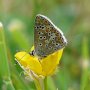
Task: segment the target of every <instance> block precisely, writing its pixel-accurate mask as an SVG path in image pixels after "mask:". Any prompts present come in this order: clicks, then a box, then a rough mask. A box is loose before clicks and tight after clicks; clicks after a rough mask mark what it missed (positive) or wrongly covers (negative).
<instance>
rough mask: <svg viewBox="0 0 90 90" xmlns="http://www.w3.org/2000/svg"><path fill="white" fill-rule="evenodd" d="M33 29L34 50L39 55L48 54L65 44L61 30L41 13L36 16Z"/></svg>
mask: <svg viewBox="0 0 90 90" xmlns="http://www.w3.org/2000/svg"><path fill="white" fill-rule="evenodd" d="M34 29H35V30H34V46H35V52H36V55H38V56H39V57H44V56H48V55H49V54H52V53H54V52H55V51H57V50H59V49H62V48H64V47H65V46H66V44H67V41H66V39H65V37H64V35H63V33H62V31H61V30H60V29H59V28H57V27H56V26H55V25H54V24H53V23H52V22H51V20H49V19H48V18H47V17H45V16H43V15H40V14H38V15H37V16H36V19H35V28H34Z"/></svg>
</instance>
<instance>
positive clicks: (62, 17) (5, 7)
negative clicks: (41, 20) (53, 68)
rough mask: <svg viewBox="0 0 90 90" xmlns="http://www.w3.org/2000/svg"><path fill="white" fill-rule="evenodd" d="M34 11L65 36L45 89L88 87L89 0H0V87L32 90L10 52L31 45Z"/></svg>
mask: <svg viewBox="0 0 90 90" xmlns="http://www.w3.org/2000/svg"><path fill="white" fill-rule="evenodd" d="M37 14H43V15H45V16H47V17H49V18H50V19H51V20H52V22H53V23H54V24H55V25H57V26H58V27H59V28H60V29H61V30H62V31H63V33H64V35H65V36H66V38H67V40H68V45H67V47H66V48H65V49H64V53H63V56H62V59H61V62H60V64H59V69H58V71H57V72H56V74H55V75H53V76H52V78H51V77H48V90H57V88H58V90H90V56H89V55H90V46H89V45H90V0H0V22H2V23H3V27H4V28H3V30H0V90H36V88H35V85H34V83H33V81H32V80H30V79H26V78H25V76H24V73H23V70H22V69H21V67H20V66H19V65H18V64H16V62H15V59H14V55H15V53H16V52H17V51H22V50H23V51H28V50H29V49H30V48H31V47H32V45H33V42H34V35H33V34H34V19H35V16H36V15H37ZM0 29H2V28H0Z"/></svg>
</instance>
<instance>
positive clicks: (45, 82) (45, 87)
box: [44, 77, 47, 90]
mask: <svg viewBox="0 0 90 90" xmlns="http://www.w3.org/2000/svg"><path fill="white" fill-rule="evenodd" d="M44 90H47V77H45V79H44Z"/></svg>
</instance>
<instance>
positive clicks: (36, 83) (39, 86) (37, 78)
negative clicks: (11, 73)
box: [30, 71, 43, 90]
mask: <svg viewBox="0 0 90 90" xmlns="http://www.w3.org/2000/svg"><path fill="white" fill-rule="evenodd" d="M30 74H31V76H32V78H33V80H34V83H35V86H36V88H37V90H43V89H42V87H41V84H40V82H39V77H37V76H35V75H34V73H33V72H32V71H31V72H30Z"/></svg>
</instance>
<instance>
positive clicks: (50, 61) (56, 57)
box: [41, 49, 63, 76]
mask: <svg viewBox="0 0 90 90" xmlns="http://www.w3.org/2000/svg"><path fill="white" fill-rule="evenodd" d="M62 53H63V49H61V50H59V51H57V52H55V53H53V54H51V55H49V56H48V57H46V58H44V59H43V60H41V65H42V75H44V76H47V75H52V74H53V73H54V71H55V69H56V67H57V65H58V64H59V61H60V59H61V56H62Z"/></svg>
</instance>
